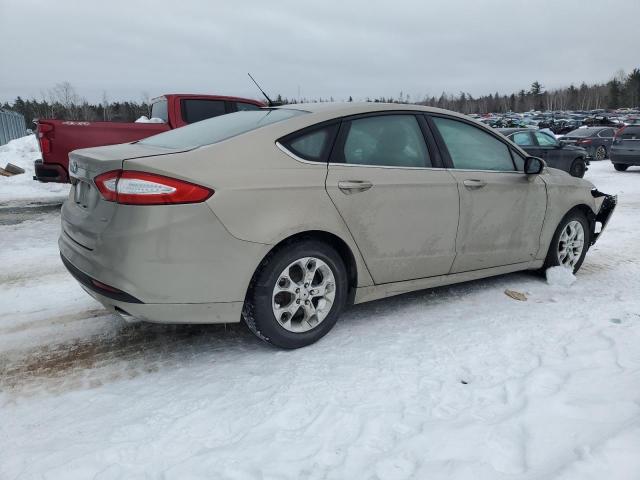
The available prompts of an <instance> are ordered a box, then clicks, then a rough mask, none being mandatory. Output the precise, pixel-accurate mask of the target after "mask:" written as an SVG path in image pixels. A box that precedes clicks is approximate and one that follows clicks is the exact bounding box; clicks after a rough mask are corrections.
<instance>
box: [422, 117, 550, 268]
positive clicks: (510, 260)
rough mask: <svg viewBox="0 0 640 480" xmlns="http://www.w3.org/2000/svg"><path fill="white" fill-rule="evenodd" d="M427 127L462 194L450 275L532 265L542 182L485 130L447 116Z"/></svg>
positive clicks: (540, 213) (540, 220) (543, 206)
mask: <svg viewBox="0 0 640 480" xmlns="http://www.w3.org/2000/svg"><path fill="white" fill-rule="evenodd" d="M429 123H430V125H431V126H432V129H433V130H434V134H435V136H436V140H437V142H438V144H439V146H440V151H441V153H442V155H443V157H444V158H443V160H444V162H445V164H446V165H447V166H448V167H449V168H450V170H449V171H450V172H451V173H452V175H453V176H454V177H455V178H456V180H457V182H458V190H459V191H460V224H459V227H458V235H457V238H456V258H455V261H454V263H453V266H452V269H451V273H458V272H466V271H471V270H479V269H483V268H491V267H498V266H503V265H511V264H517V263H523V262H529V261H531V260H533V259H534V258H535V255H536V253H537V252H538V249H539V247H540V232H541V230H542V224H543V221H544V216H545V211H546V205H547V194H546V188H545V183H544V181H543V180H542V179H541V178H540V177H539V176H538V175H526V174H525V173H524V172H523V169H524V159H523V158H522V157H521V156H520V155H519V154H518V153H517V152H515V151H514V150H513V149H512V148H511V147H510V146H509V145H508V144H507V143H506V142H505V141H503V140H502V139H500V138H499V137H498V136H497V135H494V134H493V133H491V132H489V131H487V130H486V129H483V128H481V127H479V126H476V125H475V124H472V123H471V122H467V121H465V120H461V119H457V118H456V119H454V118H450V117H445V116H435V115H433V116H430V117H429Z"/></svg>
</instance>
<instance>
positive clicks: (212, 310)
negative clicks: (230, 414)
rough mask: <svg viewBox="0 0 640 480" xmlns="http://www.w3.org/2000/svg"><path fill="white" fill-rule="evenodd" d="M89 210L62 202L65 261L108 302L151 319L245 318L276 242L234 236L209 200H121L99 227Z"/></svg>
mask: <svg viewBox="0 0 640 480" xmlns="http://www.w3.org/2000/svg"><path fill="white" fill-rule="evenodd" d="M94 213H95V214H97V213H98V211H97V210H96V211H95V212H94ZM83 215H84V213H83V212H82V211H79V210H78V209H77V208H74V205H71V204H70V203H69V201H67V202H65V204H64V205H63V208H62V232H61V235H60V238H59V240H58V245H59V248H60V254H61V255H62V258H63V263H64V264H65V266H66V267H67V269H68V270H69V272H70V273H71V274H72V275H73V276H74V277H75V278H76V279H77V280H78V282H79V283H80V284H81V285H82V287H83V288H84V289H85V290H86V291H87V292H88V293H89V294H90V295H91V296H93V297H94V298H95V299H96V300H98V301H99V302H100V303H102V304H103V305H104V306H105V307H106V308H107V309H109V310H111V311H113V312H116V313H119V314H120V315H122V316H124V317H127V316H132V317H136V318H140V319H143V320H146V321H150V322H159V323H233V322H238V321H240V314H241V311H242V305H243V303H244V297H245V295H246V291H247V287H248V285H249V282H250V280H251V277H252V276H253V273H254V272H255V269H256V268H257V266H258V265H259V264H260V261H261V260H262V259H263V258H264V256H265V255H266V254H267V253H268V251H269V250H270V249H271V246H270V245H265V244H260V243H253V242H245V241H242V240H239V239H237V238H235V237H233V236H232V235H230V234H229V233H228V232H227V231H226V229H225V228H224V226H223V225H222V224H221V223H220V221H219V220H218V219H217V217H216V216H215V215H214V214H213V212H212V211H211V209H210V208H209V207H208V206H207V205H206V204H193V205H175V206H159V207H140V206H138V207H135V206H127V205H118V207H117V211H116V213H115V214H114V215H113V217H112V218H111V219H109V220H108V221H107V222H105V225H104V226H103V227H101V229H102V230H101V231H97V230H96V231H93V232H90V231H89V226H90V225H91V224H90V223H88V220H83ZM88 215H89V216H91V214H88ZM93 216H96V215H93ZM97 216H98V217H99V215H97ZM97 228H98V227H96V229H97ZM82 231H84V232H85V233H86V234H87V235H86V236H85V237H83V236H81V235H80V233H81V232H82ZM89 233H92V234H93V237H92V238H93V241H92V242H91V243H88V242H87V241H86V237H88V236H89Z"/></svg>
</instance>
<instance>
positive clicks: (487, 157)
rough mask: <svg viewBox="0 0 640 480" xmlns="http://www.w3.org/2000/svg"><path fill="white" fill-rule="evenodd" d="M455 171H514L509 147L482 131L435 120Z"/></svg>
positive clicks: (465, 124)
mask: <svg viewBox="0 0 640 480" xmlns="http://www.w3.org/2000/svg"><path fill="white" fill-rule="evenodd" d="M433 122H434V123H435V124H436V127H437V129H438V132H440V135H441V136H442V139H443V140H444V143H445V145H446V147H447V150H448V151H449V156H450V157H451V161H452V162H453V166H454V168H461V169H466V170H496V171H509V172H513V171H514V170H515V168H514V165H513V160H512V159H511V153H510V152H509V147H508V146H507V145H506V144H504V143H502V142H501V141H500V140H498V139H497V138H495V137H494V136H493V135H491V134H490V133H487V132H485V131H483V130H482V129H480V128H478V127H475V126H473V125H469V124H468V123H465V122H461V121H458V120H452V119H450V118H442V117H433Z"/></svg>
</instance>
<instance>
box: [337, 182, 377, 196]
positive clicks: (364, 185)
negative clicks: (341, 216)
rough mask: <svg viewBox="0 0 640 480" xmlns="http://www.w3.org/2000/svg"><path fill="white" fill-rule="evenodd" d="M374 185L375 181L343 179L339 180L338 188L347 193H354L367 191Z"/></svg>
mask: <svg viewBox="0 0 640 480" xmlns="http://www.w3.org/2000/svg"><path fill="white" fill-rule="evenodd" d="M371 187H373V183H371V182H368V181H366V180H342V181H340V182H338V188H339V189H340V191H341V192H342V193H344V194H345V195H351V194H352V193H358V192H365V191H367V190H369V189H370V188H371Z"/></svg>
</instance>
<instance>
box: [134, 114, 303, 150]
mask: <svg viewBox="0 0 640 480" xmlns="http://www.w3.org/2000/svg"><path fill="white" fill-rule="evenodd" d="M304 113H307V112H304V111H302V110H289V109H284V108H277V109H266V108H265V109H260V110H253V111H249V110H247V111H242V112H235V113H230V114H228V115H220V116H218V117H214V118H208V119H207V120H202V121H201V122H196V123H192V124H191V125H187V126H185V127H182V128H176V129H175V130H169V131H168V132H164V133H160V134H158V135H154V136H152V137H149V138H145V139H144V140H141V141H140V142H139V143H140V144H141V145H150V146H153V147H161V148H171V149H176V148H194V147H201V146H203V145H211V144H212V143H217V142H221V141H222V140H226V139H227V138H231V137H235V136H236V135H240V134H242V133H246V132H250V131H251V130H255V129H257V128H260V127H264V126H266V125H269V124H271V123H275V122H280V121H282V120H287V119H288V118H291V117H295V116H297V115H302V114H304Z"/></svg>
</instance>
